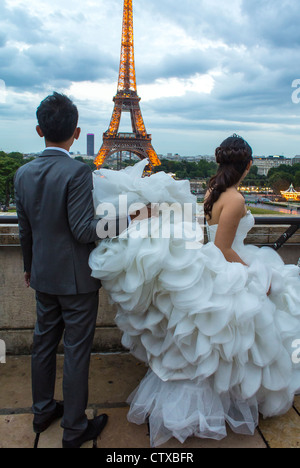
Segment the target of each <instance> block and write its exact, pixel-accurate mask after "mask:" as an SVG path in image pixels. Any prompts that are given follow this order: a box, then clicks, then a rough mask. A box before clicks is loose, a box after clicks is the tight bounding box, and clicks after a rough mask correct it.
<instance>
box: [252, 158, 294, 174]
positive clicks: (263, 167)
mask: <svg viewBox="0 0 300 468" xmlns="http://www.w3.org/2000/svg"><path fill="white" fill-rule="evenodd" d="M253 164H254V166H257V167H258V174H259V175H265V176H267V175H268V173H269V170H270V169H272V168H273V167H279V166H281V165H282V164H285V165H287V166H292V164H293V160H292V158H285V157H284V156H268V157H254V158H253Z"/></svg>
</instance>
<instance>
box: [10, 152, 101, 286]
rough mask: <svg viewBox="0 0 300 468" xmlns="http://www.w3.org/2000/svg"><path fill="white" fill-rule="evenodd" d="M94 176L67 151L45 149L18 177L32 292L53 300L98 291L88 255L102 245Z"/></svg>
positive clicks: (23, 242)
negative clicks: (52, 296) (97, 229)
mask: <svg viewBox="0 0 300 468" xmlns="http://www.w3.org/2000/svg"><path fill="white" fill-rule="evenodd" d="M92 190H93V177H92V172H91V170H90V168H89V167H88V166H86V165H85V164H83V163H81V162H78V161H75V160H73V159H71V158H70V157H69V156H68V155H67V154H65V153H64V152H62V151H59V150H58V151H56V150H45V151H44V152H43V154H42V155H41V156H40V157H38V158H36V159H35V160H34V161H32V162H30V163H28V164H26V165H25V166H22V167H21V168H20V169H19V170H18V172H17V174H16V176H15V196H16V205H17V212H18V219H19V231H20V242H21V246H22V251H23V258H24V269H25V271H26V272H31V287H32V288H33V289H35V290H36V291H40V292H43V293H48V294H53V295H76V294H86V293H89V292H93V291H97V290H98V289H99V288H100V287H101V283H100V281H98V280H96V279H94V278H92V277H91V270H90V268H89V265H88V260H89V255H90V253H91V251H92V250H93V249H94V248H95V241H96V240H99V239H98V236H97V233H96V227H97V222H98V221H97V220H95V219H94V206H93V197H92Z"/></svg>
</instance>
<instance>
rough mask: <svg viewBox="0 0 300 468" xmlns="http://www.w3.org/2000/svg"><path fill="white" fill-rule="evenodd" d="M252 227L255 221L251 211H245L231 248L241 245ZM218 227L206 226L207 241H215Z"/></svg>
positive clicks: (214, 225)
mask: <svg viewBox="0 0 300 468" xmlns="http://www.w3.org/2000/svg"><path fill="white" fill-rule="evenodd" d="M254 225H255V220H254V217H253V215H252V213H251V211H250V210H249V211H247V214H246V215H245V216H244V217H243V218H242V219H241V221H240V224H239V226H238V229H237V232H236V235H235V239H234V242H233V246H234V245H240V244H243V243H244V240H245V239H246V237H247V235H248V232H249V231H251V229H252V228H253V226H254ZM218 227H219V225H218V224H213V225H212V226H209V225H207V234H208V239H209V241H210V242H214V241H215V238H216V234H217V230H218Z"/></svg>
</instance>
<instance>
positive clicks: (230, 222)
mask: <svg viewBox="0 0 300 468" xmlns="http://www.w3.org/2000/svg"><path fill="white" fill-rule="evenodd" d="M244 216H245V201H244V199H242V198H241V199H240V198H239V197H232V198H231V199H230V200H228V201H227V203H226V204H225V205H224V207H223V209H222V212H221V215H220V219H219V223H218V230H217V233H216V238H215V245H216V246H217V247H218V248H219V249H220V250H221V252H222V253H223V255H224V257H225V258H226V260H227V261H228V262H232V263H233V262H234V263H242V264H243V265H246V263H245V262H243V260H242V259H241V258H240V257H239V255H238V254H237V253H236V252H235V251H234V250H233V248H232V244H233V241H234V238H235V235H236V232H237V228H238V226H239V223H240V221H241V219H242V218H243V217H244ZM246 266H247V265H246Z"/></svg>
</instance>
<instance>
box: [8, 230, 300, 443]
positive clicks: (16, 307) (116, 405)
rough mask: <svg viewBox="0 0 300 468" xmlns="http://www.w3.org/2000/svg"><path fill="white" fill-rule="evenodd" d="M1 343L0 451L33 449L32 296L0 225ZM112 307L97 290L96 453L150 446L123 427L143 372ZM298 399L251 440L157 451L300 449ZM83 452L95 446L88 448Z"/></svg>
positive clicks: (57, 435)
mask: <svg viewBox="0 0 300 468" xmlns="http://www.w3.org/2000/svg"><path fill="white" fill-rule="evenodd" d="M286 228H287V226H285V227H283V226H268V225H263V226H257V227H255V228H254V230H253V231H252V232H251V236H250V239H249V242H251V243H253V244H256V245H262V244H269V245H271V244H272V243H274V242H275V241H276V240H277V239H278V238H279V236H280V235H281V234H282V233H283V232H284V231H285V230H286ZM299 246H300V233H299V231H298V233H297V234H296V235H294V236H293V237H292V238H291V239H290V241H289V242H288V244H287V245H286V246H285V247H283V248H282V249H280V251H279V253H280V254H281V255H282V257H283V259H284V260H285V262H286V263H297V261H298V258H299V256H300V247H299ZM0 296H1V302H0V339H2V340H4V341H5V343H6V346H7V353H8V356H7V363H6V364H0V448H32V447H33V446H34V439H35V436H34V434H33V431H32V419H33V416H32V414H31V409H30V407H31V382H30V360H31V358H30V353H31V346H32V335H33V328H34V323H35V304H34V292H33V291H32V290H27V289H25V288H24V286H23V275H22V256H21V250H20V246H19V240H18V227H17V226H9V225H4V226H3V225H2V226H1V225H0ZM114 314H115V309H114V307H113V306H111V305H110V304H109V303H108V300H107V297H106V295H105V293H104V291H101V294H100V307H99V317H98V321H97V330H96V335H95V341H94V349H93V353H94V354H93V355H92V359H91V372H90V398H89V407H88V415H89V417H90V418H92V417H94V416H95V415H98V414H101V413H103V412H106V413H107V414H108V415H109V423H108V425H107V427H106V428H105V430H104V432H103V434H102V435H101V438H99V439H98V441H97V448H109V449H118V448H120V449H121V448H149V435H148V426H147V425H144V426H136V425H134V424H130V423H129V422H128V421H127V418H126V415H127V412H128V406H127V404H126V400H127V398H128V396H129V394H130V393H131V392H132V391H133V390H134V389H135V388H136V386H137V385H138V384H139V382H140V381H141V379H142V378H143V376H144V375H145V373H146V371H147V369H146V368H145V366H144V365H143V364H142V363H140V362H138V361H136V360H135V359H134V358H133V357H132V356H131V355H129V354H127V353H126V352H124V349H123V348H122V346H121V343H120V338H121V335H120V332H119V331H118V329H117V328H116V327H115V324H114ZM59 352H60V353H61V354H60V355H58V358H57V361H58V372H57V387H56V388H57V391H56V393H57V394H56V398H57V399H59V400H61V399H62V398H63V397H62V391H61V388H62V367H63V348H62V346H61V347H60V349H59ZM61 439H62V429H61V428H60V423H59V422H58V423H57V424H55V425H54V426H52V427H51V428H49V429H48V431H46V432H45V433H44V434H42V435H41V438H40V442H39V448H61ZM299 447H300V397H296V399H295V402H294V406H293V407H292V408H291V410H290V411H289V412H288V413H287V414H286V415H284V416H282V417H276V418H271V419H267V420H263V419H261V420H260V424H259V427H258V429H257V431H256V433H255V435H254V436H239V435H236V434H233V433H232V432H231V431H230V429H228V437H227V438H225V439H223V440H222V441H219V442H217V441H212V440H204V439H197V438H191V439H188V440H187V441H186V443H185V444H184V445H181V444H180V443H179V442H178V441H176V440H175V439H173V440H171V441H169V442H168V443H167V444H166V445H165V446H162V447H160V449H161V448H168V449H194V448H299ZM84 448H95V447H94V446H93V444H92V443H90V444H86V445H85V446H84Z"/></svg>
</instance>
